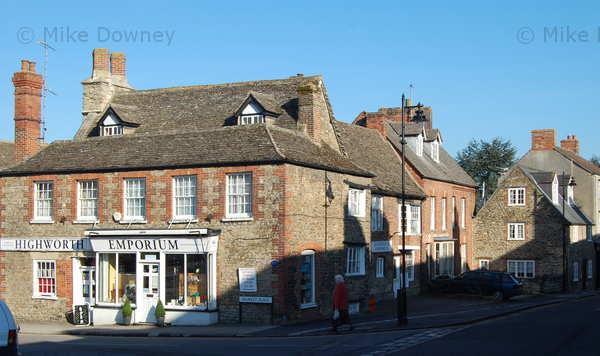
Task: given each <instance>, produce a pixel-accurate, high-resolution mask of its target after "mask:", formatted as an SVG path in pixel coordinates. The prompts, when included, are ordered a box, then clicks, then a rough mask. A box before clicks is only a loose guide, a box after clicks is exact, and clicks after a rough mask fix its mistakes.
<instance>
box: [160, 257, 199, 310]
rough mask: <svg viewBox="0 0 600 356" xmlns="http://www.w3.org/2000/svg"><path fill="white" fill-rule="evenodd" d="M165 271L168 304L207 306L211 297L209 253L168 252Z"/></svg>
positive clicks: (171, 305)
mask: <svg viewBox="0 0 600 356" xmlns="http://www.w3.org/2000/svg"><path fill="white" fill-rule="evenodd" d="M165 273H166V275H165V284H166V290H165V301H166V305H167V306H169V307H200V308H206V307H207V302H208V299H209V298H208V263H207V255H205V254H193V255H192V254H189V255H184V254H167V255H165Z"/></svg>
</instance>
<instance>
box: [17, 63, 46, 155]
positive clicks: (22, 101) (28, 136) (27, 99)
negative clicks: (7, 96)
mask: <svg viewBox="0 0 600 356" xmlns="http://www.w3.org/2000/svg"><path fill="white" fill-rule="evenodd" d="M12 81H13V84H14V86H15V160H16V162H20V161H22V160H24V159H26V158H27V157H30V156H32V155H34V154H36V153H37V152H38V151H39V150H40V139H41V137H40V135H41V132H40V127H41V110H42V104H41V100H42V88H43V86H44V79H43V78H42V76H41V75H40V74H37V73H36V72H35V62H31V61H25V60H24V61H21V71H20V72H16V73H15V74H14V76H13V78H12Z"/></svg>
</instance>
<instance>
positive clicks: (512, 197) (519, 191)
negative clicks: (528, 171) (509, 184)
mask: <svg viewBox="0 0 600 356" xmlns="http://www.w3.org/2000/svg"><path fill="white" fill-rule="evenodd" d="M525 201H526V191H525V188H523V187H518V188H508V206H525Z"/></svg>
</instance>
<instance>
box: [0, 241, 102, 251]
mask: <svg viewBox="0 0 600 356" xmlns="http://www.w3.org/2000/svg"><path fill="white" fill-rule="evenodd" d="M0 250H2V251H50V252H51V251H90V250H91V246H90V241H89V239H87V238H69V237H55V238H35V237H34V238H11V237H2V238H0Z"/></svg>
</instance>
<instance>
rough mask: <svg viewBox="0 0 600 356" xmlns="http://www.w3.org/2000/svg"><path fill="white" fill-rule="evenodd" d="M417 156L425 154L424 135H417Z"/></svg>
mask: <svg viewBox="0 0 600 356" xmlns="http://www.w3.org/2000/svg"><path fill="white" fill-rule="evenodd" d="M416 151H417V156H419V157H421V156H423V136H421V135H419V136H417V150H416Z"/></svg>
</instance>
